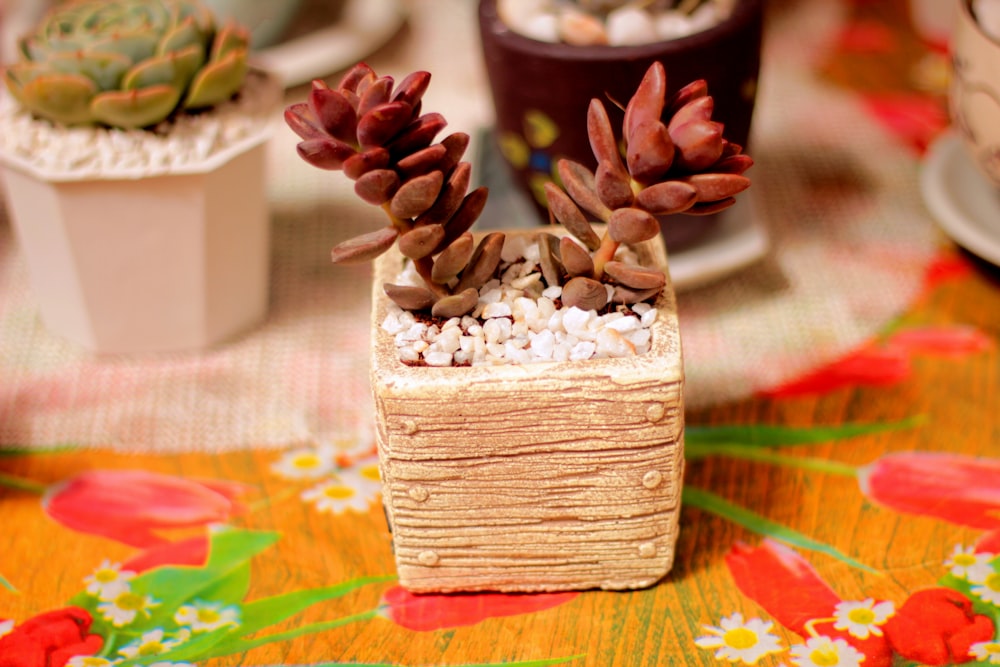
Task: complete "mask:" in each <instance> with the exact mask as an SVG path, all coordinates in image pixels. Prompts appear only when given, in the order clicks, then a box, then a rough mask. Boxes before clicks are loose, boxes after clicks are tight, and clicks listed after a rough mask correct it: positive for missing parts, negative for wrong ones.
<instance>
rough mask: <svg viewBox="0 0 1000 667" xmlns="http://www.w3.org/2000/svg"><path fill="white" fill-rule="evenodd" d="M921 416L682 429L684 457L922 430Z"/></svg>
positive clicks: (922, 420) (923, 420)
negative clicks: (714, 449)
mask: <svg viewBox="0 0 1000 667" xmlns="http://www.w3.org/2000/svg"><path fill="white" fill-rule="evenodd" d="M926 421H927V420H926V418H925V417H923V416H922V415H918V416H916V417H910V418H907V419H903V420H900V421H893V422H878V423H872V424H843V425H840V426H812V427H803V428H797V427H793V426H760V425H747V426H692V425H688V426H685V428H684V452H685V456H687V457H689V458H690V457H691V456H692V455H693V456H695V457H697V455H698V452H699V448H701V447H706V446H709V445H733V446H739V447H788V446H794V445H814V444H821V443H824V442H830V441H831V440H844V439H847V438H855V437H858V436H862V435H871V434H874V433H885V432H890V431H901V430H904V429H909V428H914V427H917V426H921V425H923V424H924V423H925V422H926Z"/></svg>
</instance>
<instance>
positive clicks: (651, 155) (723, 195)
mask: <svg viewBox="0 0 1000 667" xmlns="http://www.w3.org/2000/svg"><path fill="white" fill-rule="evenodd" d="M713 109H714V101H713V99H712V97H711V96H710V95H709V94H708V86H707V84H706V82H705V81H704V80H697V81H694V82H692V83H689V84H688V85H686V86H684V87H683V88H681V89H680V90H679V91H678V92H677V93H675V94H674V95H673V96H671V97H669V98H668V97H667V76H666V71H665V70H664V68H663V65H662V64H661V63H659V62H654V63H653V64H652V65H651V66H650V67H649V69H648V70H647V71H646V74H645V75H644V76H643V79H642V81H641V82H640V83H639V86H638V88H637V89H636V92H635V94H634V95H633V96H632V98H631V99H630V100H629V102H628V104H627V105H626V107H625V119H624V122H623V124H622V140H623V144H624V151H622V150H620V148H619V142H618V140H617V139H616V137H615V133H614V129H613V128H612V126H611V121H610V119H609V117H608V114H607V110H606V108H605V107H604V104H603V102H601V101H600V100H598V99H594V100H592V101H591V103H590V107H589V109H588V111H587V133H588V136H589V138H590V146H591V150H592V151H593V154H594V157H595V158H596V162H597V168H596V170H595V171H591V170H590V169H588V168H587V167H586V166H584V165H582V164H580V163H578V162H574V161H572V160H568V159H562V160H560V161H559V162H558V164H557V171H558V174H559V180H560V181H561V183H560V184H557V183H556V182H549V183H546V184H545V193H546V196H547V198H548V206H549V213H550V216H551V218H553V219H554V220H555V221H557V222H559V223H561V224H562V225H563V226H564V227H565V228H566V229H567V230H568V231H569V232H570V233H571V234H573V236H575V237H577V238H578V239H579V240H580V241H581V242H583V244H584V246H586V248H587V249H588V250H589V251H590V253H591V255H590V256H589V257H588V259H589V260H590V261H589V262H587V261H584V259H583V257H580V256H579V253H578V252H576V250H574V249H573V248H570V246H569V243H570V242H568V240H563V241H561V242H559V248H560V249H561V250H562V260H563V269H564V270H565V272H566V273H567V274H568V275H569V276H570V279H569V281H568V282H567V283H566V285H565V286H564V288H563V302H564V303H566V302H567V301H570V302H573V303H575V304H576V305H579V306H581V307H590V308H598V309H600V308H602V307H603V306H604V305H605V303H606V291H605V290H603V289H598V286H599V285H600V283H601V282H612V283H615V284H616V290H615V295H614V300H615V301H616V302H622V303H635V302H637V301H642V300H645V299H646V298H649V297H650V296H651V295H652V294H654V293H655V292H656V291H658V290H659V289H660V288H662V287H663V285H664V284H665V278H664V277H663V276H660V277H659V278H657V276H656V272H655V271H651V270H649V269H645V268H642V267H637V266H628V265H625V264H622V263H621V262H619V261H616V260H615V259H614V257H615V253H616V252H617V250H618V247H619V246H620V245H621V244H623V243H624V244H635V243H640V242H642V241H646V240H649V239H651V238H653V237H655V236H656V235H657V234H659V233H660V218H662V217H664V216H670V215H675V214H678V213H683V214H688V215H707V214H711V213H716V212H719V211H722V210H724V209H726V208H728V207H729V206H732V205H733V204H734V203H735V202H736V200H735V196H736V195H737V194H739V193H740V192H742V191H743V190H745V189H746V188H748V187H749V186H750V179H749V178H747V177H746V176H744V175H743V173H744V172H745V171H746V170H747V169H749V168H750V167H751V166H753V160H752V159H751V158H750V157H749V156H748V155H746V154H744V153H743V152H742V147H741V146H738V145H737V144H734V143H731V142H729V141H728V140H726V139H725V138H724V137H723V136H722V132H723V127H722V125H721V124H720V123H717V122H715V121H713V120H712V112H713ZM622 152H624V158H623V156H622ZM591 218H593V219H596V220H598V221H600V222H603V223H606V224H607V228H606V230H605V232H604V234H603V236H599V235H598V234H597V232H595V231H594V229H593V228H592V226H591V224H590V219H591ZM542 247H543V251H544V249H545V248H553V247H555V245H554V244H553V243H551V242H550V243H547V244H543V246H542ZM567 252H569V253H572V255H571V256H572V257H573V260H572V261H569V260H568V257H569V256H570V255H567ZM553 259H554V260H556V261H558V257H554V258H553ZM546 278H547V279H548V278H549V276H546Z"/></svg>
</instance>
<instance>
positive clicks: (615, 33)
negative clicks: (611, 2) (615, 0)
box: [607, 5, 657, 46]
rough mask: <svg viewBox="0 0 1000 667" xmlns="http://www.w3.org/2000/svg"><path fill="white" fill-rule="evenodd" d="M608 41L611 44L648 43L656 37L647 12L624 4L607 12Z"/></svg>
mask: <svg viewBox="0 0 1000 667" xmlns="http://www.w3.org/2000/svg"><path fill="white" fill-rule="evenodd" d="M607 31H608V43H609V44H611V45H612V46H633V45H637V44H649V43H650V42H655V41H656V39H657V35H656V26H655V25H654V24H653V19H652V17H651V16H650V15H649V12H646V11H645V10H642V9H640V8H638V7H631V6H628V5H626V6H625V7H620V8H619V9H616V10H614V11H612V12H610V13H609V14H608V19H607Z"/></svg>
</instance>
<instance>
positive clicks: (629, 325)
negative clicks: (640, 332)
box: [606, 315, 642, 333]
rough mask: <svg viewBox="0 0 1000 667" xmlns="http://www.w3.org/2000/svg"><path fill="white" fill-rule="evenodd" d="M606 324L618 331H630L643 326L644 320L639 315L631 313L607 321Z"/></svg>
mask: <svg viewBox="0 0 1000 667" xmlns="http://www.w3.org/2000/svg"><path fill="white" fill-rule="evenodd" d="M606 326H607V327H608V328H609V329H613V330H615V331H617V332H618V333H628V332H630V331H635V330H636V329H640V328H642V322H640V321H639V318H638V317H635V316H634V315H629V316H627V317H619V318H618V319H616V320H613V321H611V322H607V323H606Z"/></svg>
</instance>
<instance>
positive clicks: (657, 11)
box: [497, 0, 737, 46]
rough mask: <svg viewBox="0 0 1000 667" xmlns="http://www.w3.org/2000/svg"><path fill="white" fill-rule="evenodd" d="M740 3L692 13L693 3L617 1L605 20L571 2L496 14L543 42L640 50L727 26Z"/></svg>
mask: <svg viewBox="0 0 1000 667" xmlns="http://www.w3.org/2000/svg"><path fill="white" fill-rule="evenodd" d="M736 1H737V0H708V1H706V2H702V3H700V4H697V6H695V7H694V8H693V9H690V10H689V9H687V7H686V6H690V5H692V3H691V2H680V3H667V2H622V1H617V2H611V3H607V4H609V5H618V6H617V7H616V8H614V9H612V10H611V11H609V12H607V14H606V15H604V14H598V13H591V12H587V11H585V10H584V9H583V8H582V7H581V4H582V3H577V2H573V1H571V0H497V13H498V14H499V16H500V19H501V20H502V21H503V22H504V23H505V24H506V25H507V26H509V27H510V29H511V30H513V31H514V32H517V33H519V34H521V35H524V36H525V37H530V38H531V39H535V40H538V41H541V42H553V43H555V42H565V43H567V44H574V45H577V46H590V45H600V44H607V45H610V46H636V45H639V44H649V43H652V42H659V41H666V40H671V39H678V38H681V37H686V36H687V35H692V34H694V33H697V32H701V31H704V30H707V29H709V28H711V27H713V26H715V25H717V24H719V23H721V22H722V21H724V20H726V19H727V18H728V17H729V15H730V14H731V13H732V10H733V5H734V4H735V2H736ZM673 4H676V5H677V6H676V8H675V7H673V6H672V5H673Z"/></svg>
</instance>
